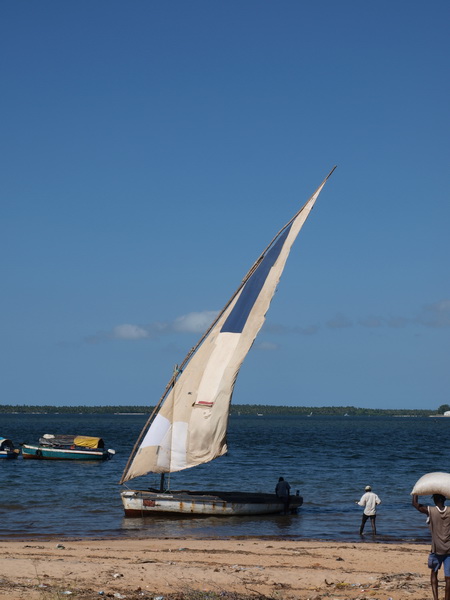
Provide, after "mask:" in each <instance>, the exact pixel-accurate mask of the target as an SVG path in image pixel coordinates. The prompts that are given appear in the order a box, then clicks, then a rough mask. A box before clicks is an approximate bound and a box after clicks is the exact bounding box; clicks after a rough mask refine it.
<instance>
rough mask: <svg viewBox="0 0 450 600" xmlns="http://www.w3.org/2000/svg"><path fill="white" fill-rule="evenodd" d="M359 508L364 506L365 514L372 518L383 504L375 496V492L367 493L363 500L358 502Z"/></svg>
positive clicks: (362, 497)
mask: <svg viewBox="0 0 450 600" xmlns="http://www.w3.org/2000/svg"><path fill="white" fill-rule="evenodd" d="M358 504H359V506H364V507H365V508H364V514H365V515H368V516H369V517H370V516H373V515H376V514H377V509H376V506H377V504H381V500H380V499H379V498H378V496H377V495H376V494H375V492H366V493H365V494H364V495H363V496H361V500H360V501H359V502H358Z"/></svg>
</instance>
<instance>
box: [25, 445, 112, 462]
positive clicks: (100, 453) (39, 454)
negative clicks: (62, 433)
mask: <svg viewBox="0 0 450 600" xmlns="http://www.w3.org/2000/svg"><path fill="white" fill-rule="evenodd" d="M22 456H23V458H31V459H35V460H108V459H110V458H111V456H112V454H111V453H110V452H109V451H108V450H106V449H104V448H98V449H83V448H78V449H73V450H72V449H69V448H51V447H46V446H29V445H27V444H23V446H22Z"/></svg>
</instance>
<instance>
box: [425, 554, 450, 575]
mask: <svg viewBox="0 0 450 600" xmlns="http://www.w3.org/2000/svg"><path fill="white" fill-rule="evenodd" d="M442 564H444V575H445V576H446V577H450V554H435V553H434V552H430V556H429V557H428V567H429V568H430V569H433V571H435V573H437V572H438V571H439V569H440V568H441V565H442Z"/></svg>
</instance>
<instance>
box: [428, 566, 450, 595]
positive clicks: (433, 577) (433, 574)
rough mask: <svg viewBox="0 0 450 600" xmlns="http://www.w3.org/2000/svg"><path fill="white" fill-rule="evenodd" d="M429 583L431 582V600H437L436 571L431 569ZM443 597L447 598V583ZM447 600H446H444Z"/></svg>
mask: <svg viewBox="0 0 450 600" xmlns="http://www.w3.org/2000/svg"><path fill="white" fill-rule="evenodd" d="M430 581H431V591H432V592H433V600H439V599H438V576H437V573H436V571H434V570H433V569H431V573H430ZM445 595H446V596H447V581H446V582H445ZM445 600H447V598H446V599H445Z"/></svg>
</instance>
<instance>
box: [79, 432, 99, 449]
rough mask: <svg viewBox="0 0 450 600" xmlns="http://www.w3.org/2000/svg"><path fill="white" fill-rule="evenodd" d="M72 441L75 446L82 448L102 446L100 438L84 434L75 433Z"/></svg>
mask: <svg viewBox="0 0 450 600" xmlns="http://www.w3.org/2000/svg"><path fill="white" fill-rule="evenodd" d="M73 443H74V444H75V446H83V448H103V440H102V438H96V437H88V436H86V435H77V436H76V437H75V438H74V440H73Z"/></svg>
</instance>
